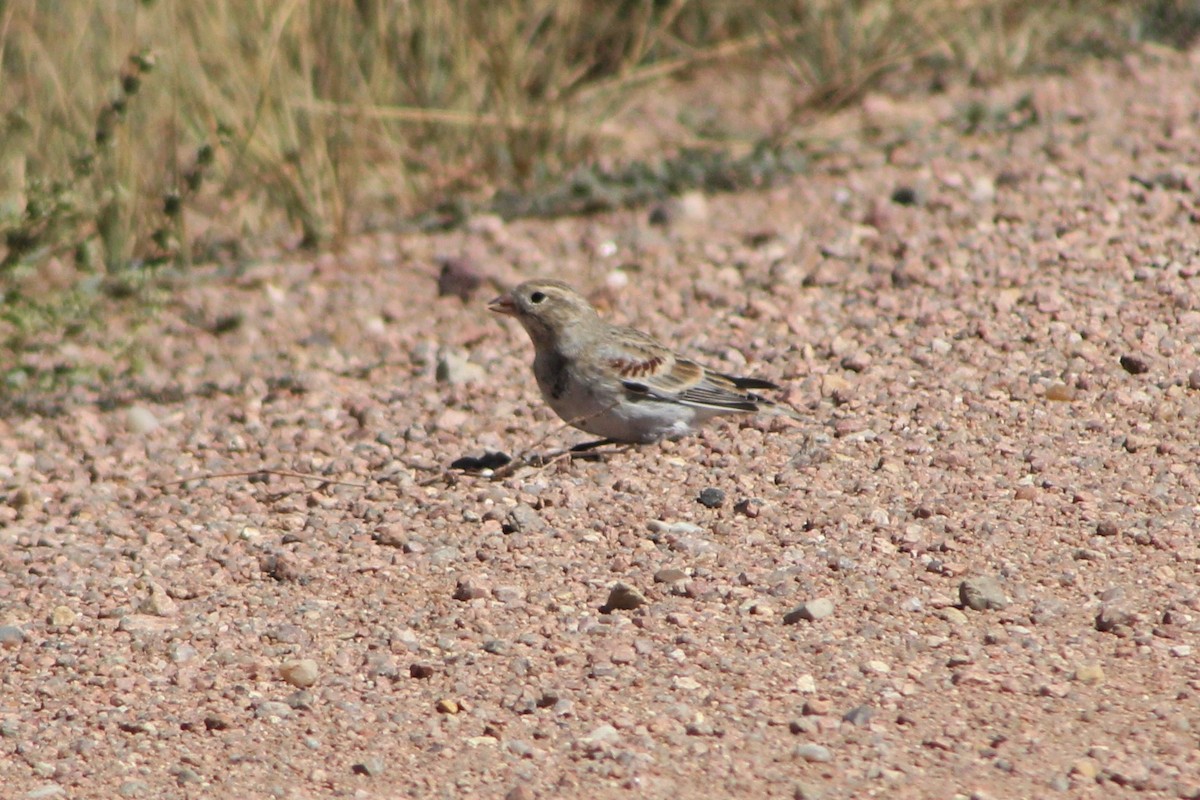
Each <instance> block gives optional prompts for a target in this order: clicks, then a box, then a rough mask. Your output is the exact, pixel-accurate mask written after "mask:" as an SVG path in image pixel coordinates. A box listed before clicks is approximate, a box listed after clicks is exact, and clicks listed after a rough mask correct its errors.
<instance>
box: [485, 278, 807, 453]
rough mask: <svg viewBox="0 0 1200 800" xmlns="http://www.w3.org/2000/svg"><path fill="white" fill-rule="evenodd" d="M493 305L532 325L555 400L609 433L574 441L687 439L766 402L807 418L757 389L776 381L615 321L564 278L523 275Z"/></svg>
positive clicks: (583, 424) (578, 421)
mask: <svg viewBox="0 0 1200 800" xmlns="http://www.w3.org/2000/svg"><path fill="white" fill-rule="evenodd" d="M487 307H488V310H489V311H493V312H495V313H497V314H503V315H507V316H510V317H513V318H515V319H516V320H517V321H518V322H520V323H521V325H522V326H523V327H524V328H525V331H526V333H528V334H529V339H530V340H531V341H532V342H533V349H534V359H533V374H534V377H535V378H536V380H537V385H538V388H539V389H540V390H541V393H542V397H543V399H544V400H545V401H546V403H547V404H548V405H549V406H550V408H551V409H553V410H554V412H555V413H556V414H557V415H558V416H559V417H560V418H561V419H562V420H563V421H564V422H566V423H567V424H569V425H571V426H573V427H575V428H578V429H579V430H582V431H584V432H586V433H590V434H592V435H594V436H599V437H601V438H600V439H599V440H598V441H595V442H588V443H585V444H582V445H577V446H576V447H574V448H572V449H573V450H588V449H592V448H594V447H599V446H603V445H608V444H650V443H653V442H658V441H661V440H663V439H679V438H681V437H683V436H686V435H687V434H689V433H693V432H695V431H696V430H698V429H699V428H700V427H701V426H702V425H704V424H705V423H706V422H708V421H709V420H711V419H712V418H714V417H718V416H722V415H726V414H738V413H742V414H750V413H755V412H760V411H762V412H767V413H775V414H783V415H786V416H789V417H792V418H793V419H800V415H799V414H797V413H796V412H795V411H794V410H792V409H790V408H788V407H786V406H783V405H780V404H779V403H776V402H774V401H773V400H770V399H768V398H766V397H763V396H762V395H760V394H758V392H761V391H770V390H775V389H779V388H780V387H779V386H778V385H776V384H774V383H772V382H771V381H766V380H760V379H758V378H739V377H735V376H733V375H726V374H724V373H722V372H717V371H715V370H712V369H709V368H707V367H704V366H702V365H700V364H698V363H696V362H695V361H692V360H690V359H687V358H683V357H682V356H679V355H676V354H675V353H674V352H673V351H672V350H671V349H670V348H669V347H667V346H666V345H664V344H661V343H660V342H658V341H657V340H655V339H654V338H652V337H650V336H648V335H647V334H645V333H642V332H641V331H639V330H636V329H634V328H629V327H624V326H619V325H613V324H610V323H608V322H606V321H605V320H604V319H602V318H601V317H600V315H599V314H598V313H597V312H596V309H595V308H593V307H592V304H591V303H589V302H588V301H587V299H586V298H584V297H583V295H581V294H579V293H578V292H577V291H575V290H574V289H572V288H571V286H570V285H568V284H567V283H564V282H563V281H560V280H554V279H549V278H543V279H535V280H529V281H525V282H524V283H521V284H519V285H518V286H516V287H514V288H513V289H511V290H509V291H508V292H506V293H504V294H502V295H500V296H499V297H497V298H495V299H494V300H492V301H491V302H490V303H488V306H487Z"/></svg>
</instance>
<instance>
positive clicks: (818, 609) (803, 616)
mask: <svg viewBox="0 0 1200 800" xmlns="http://www.w3.org/2000/svg"><path fill="white" fill-rule="evenodd" d="M831 614H833V601H832V600H830V599H829V598H828V597H818V598H816V599H814V600H806V601H804V602H803V603H801V604H800V605H798V606H796V607H795V608H794V609H792V610H791V611H789V612H788V613H786V614H784V615H783V624H784V625H795V624H796V623H797V622H800V621H801V620H804V621H807V622H812V621H814V620H818V619H824V618H825V617H828V616H830V615H831Z"/></svg>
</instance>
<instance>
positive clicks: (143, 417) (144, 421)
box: [125, 406, 160, 434]
mask: <svg viewBox="0 0 1200 800" xmlns="http://www.w3.org/2000/svg"><path fill="white" fill-rule="evenodd" d="M125 424H126V425H128V426H129V430H131V431H133V432H134V433H138V434H147V433H150V432H151V431H153V430H156V429H157V428H158V427H159V425H160V423H159V421H158V417H156V416H154V413H153V412H152V411H150V409H148V408H146V407H145V406H130V407H129V408H128V409H126V410H125Z"/></svg>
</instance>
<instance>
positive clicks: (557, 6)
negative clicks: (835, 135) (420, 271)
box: [0, 0, 1185, 301]
mask: <svg viewBox="0 0 1200 800" xmlns="http://www.w3.org/2000/svg"><path fill="white" fill-rule="evenodd" d="M1151 5H1152V6H1154V9H1155V12H1156V13H1157V14H1159V16H1160V17H1165V16H1167V15H1169V14H1170V13H1173V12H1179V13H1183V11H1184V10H1185V9H1184V5H1183V4H1182V3H1181V2H1179V0H1160V1H1159V2H1158V3H1157V4H1151ZM1146 9H1147V6H1146V4H1144V3H1134V2H1118V1H1117V0H1109V1H1108V2H1105V1H1104V0H1081V1H1080V2H1072V3H1037V2H1033V0H914V1H913V2H903V3H902V2H895V1H894V0H874V1H873V2H872V1H871V0H856V1H854V2H836V1H835V0H811V2H804V1H803V0H790V1H788V0H759V2H754V3H737V2H730V1H728V0H727V1H726V2H721V1H720V0H623V1H622V2H615V3H614V2H606V1H605V0H576V1H575V2H558V0H501V2H496V3H475V2H468V0H445V1H444V2H400V1H399V0H333V1H331V2H318V1H317V0H285V2H274V1H273V0H236V2H235V1H234V0H213V1H212V2H206V3H190V2H184V0H105V2H91V3H89V2H77V3H65V4H58V3H55V4H47V3H43V2H39V0H10V2H7V3H2V4H0V65H2V69H0V113H2V114H3V117H2V122H0V125H2V126H3V135H2V136H0V232H2V233H3V236H4V243H3V245H2V248H0V281H3V283H0V290H2V291H4V293H5V295H4V296H5V297H6V298H8V300H10V301H11V299H12V297H13V296H14V294H16V293H18V291H19V290H20V289H21V288H22V287H24V288H25V290H26V291H28V287H29V286H30V284H28V283H24V284H22V283H21V282H20V281H19V280H18V279H19V278H20V277H21V276H22V275H24V276H25V277H28V275H29V274H30V271H31V270H36V269H37V267H38V265H40V264H44V263H46V262H47V260H48V259H51V258H56V259H58V260H60V261H66V262H69V263H70V264H71V265H72V266H73V268H78V269H85V270H95V269H99V268H104V269H105V270H107V272H108V273H109V274H115V273H120V272H121V271H123V270H128V268H130V267H137V266H139V265H144V264H155V263H162V262H165V261H173V262H177V263H178V262H187V261H188V260H189V259H191V258H194V257H200V258H211V257H213V256H214V255H220V254H222V253H226V254H232V255H233V256H234V257H237V256H238V255H239V254H240V253H241V252H243V249H244V248H245V247H246V246H247V245H246V243H248V242H283V243H288V244H303V245H322V244H328V243H331V242H332V243H335V244H336V241H337V240H338V239H339V238H340V237H343V236H345V235H348V234H352V233H354V232H356V231H360V230H363V229H367V228H371V227H379V226H396V225H398V224H399V223H400V220H403V219H406V218H410V217H411V216H412V215H414V214H415V213H417V212H419V211H421V210H423V209H428V208H431V207H433V206H436V205H438V204H439V203H444V202H447V201H450V200H454V199H456V198H467V199H468V200H482V199H485V198H487V197H489V196H490V195H491V193H492V192H493V191H494V190H495V189H496V188H497V187H502V186H509V187H511V186H516V187H522V188H529V187H534V186H538V185H542V184H544V182H545V181H547V180H548V179H550V178H552V177H553V176H555V175H559V174H562V173H563V172H564V171H565V170H568V169H570V168H572V167H574V166H576V165H578V164H581V163H585V162H587V161H588V160H589V159H591V158H592V157H594V156H596V155H597V154H598V153H604V154H607V155H609V156H612V157H615V158H617V160H619V158H620V154H621V149H622V132H621V131H620V130H619V129H614V128H613V127H612V126H608V125H605V124H604V123H605V120H608V119H610V118H611V116H612V115H613V114H614V112H615V111H616V110H619V109H620V108H621V107H622V106H623V105H624V104H625V103H626V102H627V101H628V99H629V98H630V97H631V96H632V93H633V92H634V91H635V90H636V89H639V88H640V89H642V90H644V89H645V87H646V86H647V85H650V86H655V85H657V84H658V83H659V82H661V81H663V79H664V78H666V77H667V76H671V75H677V74H679V73H680V72H681V71H683V70H686V69H687V68H689V67H690V66H693V65H696V64H700V63H706V62H712V61H720V60H723V59H732V58H737V57H743V56H745V55H747V54H748V53H757V54H759V55H758V58H757V60H758V63H759V64H760V65H761V64H762V63H763V62H764V59H766V60H769V61H770V62H771V63H773V64H775V65H778V68H782V69H786V70H787V71H789V73H790V74H791V75H793V76H794V79H795V81H796V82H797V84H798V85H800V86H802V87H804V89H805V91H804V92H798V93H797V97H798V98H801V99H800V100H799V101H798V102H797V106H798V107H800V106H803V107H805V108H808V109H812V108H814V107H818V108H819V107H829V106H839V105H842V104H845V103H848V102H851V101H853V100H854V99H855V98H857V97H858V96H860V95H861V93H862V92H863V91H864V90H865V89H867V88H869V87H871V86H873V85H875V84H876V82H877V81H879V79H880V78H881V77H882V76H884V75H886V74H888V73H889V72H893V71H894V70H896V69H897V68H898V67H906V66H912V65H914V64H919V63H922V62H923V61H925V62H927V61H929V60H931V59H934V60H940V61H941V62H942V63H945V64H950V65H953V66H956V67H958V68H961V69H962V70H964V72H965V73H966V74H970V75H973V76H975V77H976V78H978V79H986V80H993V79H997V78H1001V77H1003V76H1004V75H1007V74H1009V73H1011V72H1013V71H1016V70H1020V69H1025V68H1028V67H1030V66H1037V65H1044V64H1047V63H1055V62H1059V61H1062V60H1063V56H1064V52H1068V53H1069V50H1064V48H1068V46H1069V45H1071V44H1073V43H1074V44H1078V43H1080V42H1083V43H1085V44H1086V43H1088V42H1092V43H1095V42H1103V43H1105V46H1110V45H1111V46H1115V45H1116V43H1119V42H1120V41H1122V39H1123V38H1128V37H1129V36H1131V35H1137V34H1139V32H1144V31H1145V30H1148V29H1149V28H1150V27H1152V26H1151V25H1148V24H1143V25H1142V26H1141V27H1137V25H1135V22H1138V21H1141V20H1144V19H1146V17H1145V16H1144V15H1145V13H1146ZM1139 15H1140V16H1139ZM1156 19H1157V17H1156ZM1171 30H1173V31H1176V32H1177V31H1178V26H1173V27H1171ZM771 68H776V67H774V66H773V67H771ZM765 136H766V133H765V132H764V137H765ZM664 155H665V154H664Z"/></svg>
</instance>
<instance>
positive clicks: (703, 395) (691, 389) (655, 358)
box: [606, 328, 779, 411]
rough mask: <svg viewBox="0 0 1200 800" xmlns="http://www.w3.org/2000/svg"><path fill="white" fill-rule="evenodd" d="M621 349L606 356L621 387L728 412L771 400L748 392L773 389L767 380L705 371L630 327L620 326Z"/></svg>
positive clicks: (750, 407) (756, 407)
mask: <svg viewBox="0 0 1200 800" xmlns="http://www.w3.org/2000/svg"><path fill="white" fill-rule="evenodd" d="M620 332H621V334H622V336H621V338H622V348H621V352H620V353H618V354H610V355H609V357H608V358H607V359H606V362H607V364H608V366H609V367H611V368H612V369H613V370H614V371H615V372H616V373H617V374H618V375H619V376H620V377H621V379H622V380H621V383H622V385H623V386H624V387H625V389H626V390H627V391H629V392H631V393H633V394H635V395H640V396H642V397H650V398H654V399H656V400H663V401H667V402H674V403H683V404H685V405H695V406H704V407H706V408H716V409H726V410H729V411H757V410H758V408H759V406H760V405H773V403H771V401H769V400H766V399H765V398H762V397H759V396H758V395H756V394H753V393H752V392H750V391H748V390H751V389H777V388H779V387H777V386H776V385H775V384H773V383H771V382H770V381H764V380H758V379H757V378H737V377H734V376H732V375H724V374H722V373H719V372H710V371H706V370H705V369H704V367H702V366H700V365H699V364H697V363H696V362H695V361H690V360H688V359H685V358H679V357H677V356H676V355H675V354H673V353H672V352H671V351H670V350H668V349H667V348H666V347H664V346H663V345H661V344H659V343H658V342H657V341H655V340H654V339H652V338H650V337H649V336H647V335H646V334H644V333H642V332H640V331H637V330H635V329H633V328H621V329H620Z"/></svg>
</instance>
